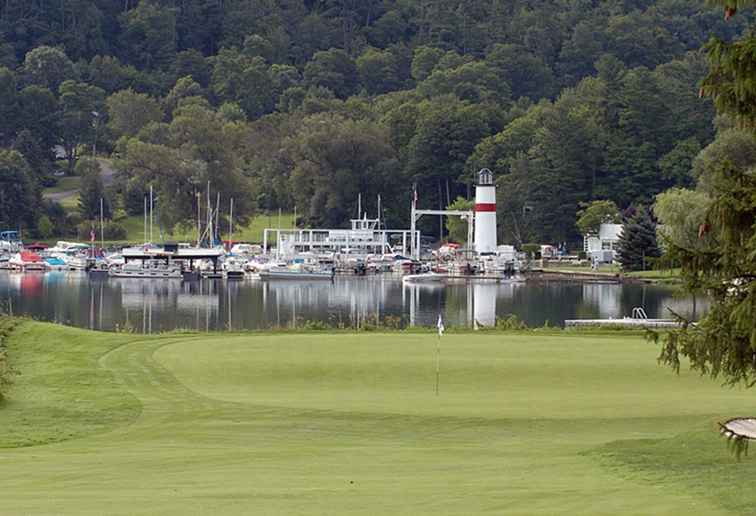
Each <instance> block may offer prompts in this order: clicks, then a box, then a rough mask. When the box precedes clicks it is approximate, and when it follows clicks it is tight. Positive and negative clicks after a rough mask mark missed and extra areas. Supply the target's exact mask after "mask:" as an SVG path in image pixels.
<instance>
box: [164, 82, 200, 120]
mask: <svg viewBox="0 0 756 516" xmlns="http://www.w3.org/2000/svg"><path fill="white" fill-rule="evenodd" d="M203 93H204V91H203V90H202V86H200V85H199V84H198V83H197V82H195V80H194V79H193V78H192V76H191V75H187V76H185V77H181V78H179V79H178V80H177V81H176V84H175V85H174V86H173V88H172V89H171V91H169V92H168V95H166V96H165V106H166V107H167V111H168V112H169V113H172V112H173V110H174V109H176V107H177V106H178V104H179V102H180V101H181V99H185V98H187V97H201V96H202V95H203Z"/></svg>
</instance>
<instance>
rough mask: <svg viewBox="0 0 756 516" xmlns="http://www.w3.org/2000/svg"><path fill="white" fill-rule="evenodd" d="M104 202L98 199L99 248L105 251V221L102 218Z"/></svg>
mask: <svg viewBox="0 0 756 516" xmlns="http://www.w3.org/2000/svg"><path fill="white" fill-rule="evenodd" d="M103 207H104V202H103V200H102V197H100V247H101V248H102V249H105V221H104V217H103V211H104V210H103Z"/></svg>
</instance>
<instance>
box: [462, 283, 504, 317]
mask: <svg viewBox="0 0 756 516" xmlns="http://www.w3.org/2000/svg"><path fill="white" fill-rule="evenodd" d="M468 288H472V291H473V305H474V308H473V327H475V328H477V327H479V326H488V327H491V326H496V292H497V290H498V288H499V286H498V285H496V284H495V283H475V284H473V285H470V287H468Z"/></svg>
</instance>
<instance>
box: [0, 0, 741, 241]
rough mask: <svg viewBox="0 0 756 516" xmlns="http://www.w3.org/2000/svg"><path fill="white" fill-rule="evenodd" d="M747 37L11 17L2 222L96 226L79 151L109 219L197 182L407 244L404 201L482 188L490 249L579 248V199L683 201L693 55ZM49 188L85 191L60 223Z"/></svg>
mask: <svg viewBox="0 0 756 516" xmlns="http://www.w3.org/2000/svg"><path fill="white" fill-rule="evenodd" d="M748 23H749V18H747V17H746V16H738V17H737V18H736V19H733V20H731V21H729V22H725V20H724V19H723V16H722V12H721V10H711V9H707V8H705V7H704V5H703V1H701V2H693V1H689V0H658V1H651V0H606V1H598V0H533V1H529V2H517V1H514V0H382V1H381V0H320V1H316V0H277V1H275V0H141V1H136V0H56V1H51V0H5V1H4V2H2V4H0V65H2V67H0V146H2V150H0V182H2V184H1V185H0V188H1V189H0V193H1V194H2V195H0V225H2V226H3V227H10V228H15V227H17V226H21V227H23V228H24V229H25V230H26V231H27V232H28V233H30V234H33V235H35V236H36V235H41V236H47V235H45V234H44V233H51V231H52V232H57V233H58V234H60V233H61V232H62V231H67V230H70V228H72V227H73V226H75V225H76V224H77V223H78V222H80V221H81V218H82V217H86V216H87V214H89V215H90V216H91V214H92V213H93V212H96V211H97V209H96V208H95V207H93V206H88V204H92V203H95V202H97V199H98V197H99V193H100V192H102V191H103V186H102V184H101V183H100V182H99V179H98V177H97V168H98V167H97V164H96V162H94V161H92V160H91V156H92V155H93V154H94V153H95V152H96V153H97V154H99V155H108V154H112V155H113V158H114V159H115V163H116V166H117V168H118V169H119V170H120V171H121V172H122V173H121V174H119V180H118V181H117V182H116V184H115V185H114V186H112V187H109V188H108V189H107V191H106V192H105V196H106V197H107V202H108V206H109V211H111V209H112V211H113V212H114V213H118V212H123V211H124V210H125V211H126V212H127V213H141V211H142V206H143V200H142V199H143V195H144V192H145V190H146V189H147V188H148V186H149V185H150V184H151V185H153V186H154V188H155V189H156V192H157V196H158V202H157V204H158V211H159V213H160V219H161V222H162V223H163V224H165V225H166V227H171V226H173V225H174V224H177V223H182V222H184V223H186V221H188V220H191V219H192V217H193V215H194V214H195V213H196V203H197V199H198V197H197V194H198V192H203V196H204V195H206V193H204V192H205V188H206V185H207V182H208V181H209V182H210V188H211V198H213V199H215V196H216V193H218V192H219V193H220V195H221V206H222V210H221V211H222V212H226V211H227V206H228V203H229V200H230V198H231V197H234V203H235V204H234V210H235V213H236V214H237V216H238V217H239V218H240V219H243V218H244V217H246V216H249V215H251V214H253V213H254V212H255V211H257V210H277V209H278V208H282V209H283V210H287V211H293V210H294V208H295V207H296V209H297V212H298V213H299V214H300V217H301V222H302V223H304V224H310V225H329V226H331V225H343V224H345V223H346V222H347V221H348V218H349V217H350V216H354V215H355V214H356V211H357V206H356V205H357V197H358V194H360V193H361V194H362V199H363V207H366V209H367V210H368V211H369V212H370V213H371V214H374V213H375V211H376V202H377V197H378V195H379V194H380V195H381V196H382V199H383V204H384V207H385V214H384V216H385V217H386V218H387V220H388V221H389V225H392V226H407V225H408V216H407V212H408V210H409V199H410V196H411V190H412V184H413V183H416V184H417V187H418V191H419V195H420V203H421V205H423V206H427V207H433V208H437V207H439V206H445V205H447V204H449V203H450V202H451V201H453V200H454V199H455V198H456V197H457V196H460V195H461V196H467V195H469V194H470V192H471V188H470V185H471V181H472V179H473V176H474V172H475V171H477V170H478V169H479V168H481V167H488V168H491V169H492V170H493V171H494V172H495V173H496V174H497V178H498V182H499V185H500V189H499V194H500V199H499V204H500V206H499V207H500V220H501V221H502V222H503V223H502V224H501V231H502V233H503V235H502V236H503V237H504V238H506V239H507V240H508V241H511V242H514V243H522V242H524V241H544V242H545V241H550V242H561V241H574V240H575V239H576V237H577V233H578V231H577V228H576V227H575V214H576V212H577V210H578V209H579V206H580V203H582V202H587V201H591V200H595V199H608V200H612V201H614V202H615V203H616V204H617V205H618V206H619V207H620V208H626V207H629V206H633V205H636V204H638V203H643V204H648V203H650V202H652V200H653V198H654V196H655V195H656V194H657V193H659V192H661V191H662V190H665V189H667V188H669V187H673V186H688V185H689V184H690V183H691V181H692V180H691V176H690V174H689V170H690V168H691V167H690V165H691V162H692V160H693V158H694V157H695V156H696V155H697V154H698V153H699V151H700V150H701V149H702V148H703V147H705V146H706V145H707V144H709V143H710V141H711V140H712V138H713V135H714V121H713V118H714V110H713V107H712V106H711V103H710V101H709V100H706V99H700V98H699V95H698V88H699V86H698V85H699V83H700V81H701V79H702V78H703V77H704V76H705V74H706V71H707V63H706V58H705V56H704V55H702V54H701V52H700V51H699V49H700V47H701V46H702V45H703V44H704V43H705V42H706V41H707V40H708V39H709V37H710V36H712V35H716V36H718V37H720V38H722V39H724V40H730V39H732V38H734V37H736V36H738V35H739V34H741V33H742V32H743V30H744V28H745V27H747V26H748ZM56 149H57V151H56ZM56 154H57V156H56ZM58 169H63V170H66V171H67V173H69V174H71V173H79V174H82V175H84V176H86V177H87V178H88V180H87V181H82V184H83V185H85V188H86V189H87V190H88V191H87V192H83V195H82V196H81V209H80V210H79V212H78V213H70V212H69V213H67V212H66V211H65V210H63V209H62V208H61V207H60V206H57V205H55V204H54V203H50V202H48V201H43V200H42V197H41V189H42V187H43V186H49V185H52V184H54V182H55V181H56V176H54V173H55V171H56V170H58ZM190 224H191V223H190ZM51 228H52V230H51Z"/></svg>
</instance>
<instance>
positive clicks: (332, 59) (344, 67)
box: [304, 48, 359, 98]
mask: <svg viewBox="0 0 756 516" xmlns="http://www.w3.org/2000/svg"><path fill="white" fill-rule="evenodd" d="M304 79H305V82H306V83H307V84H308V85H310V86H316V87H322V88H328V89H329V90H331V91H332V92H334V93H335V94H336V96H337V97H339V98H346V97H348V96H349V95H351V94H352V93H354V92H355V91H356V89H357V85H358V83H359V77H358V72H357V65H356V64H355V62H354V60H353V59H352V58H351V57H349V54H347V53H346V52H344V51H343V50H340V49H337V48H332V49H330V50H324V51H321V52H316V53H315V55H314V56H313V58H312V60H311V61H310V62H308V63H307V66H305V70H304Z"/></svg>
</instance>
